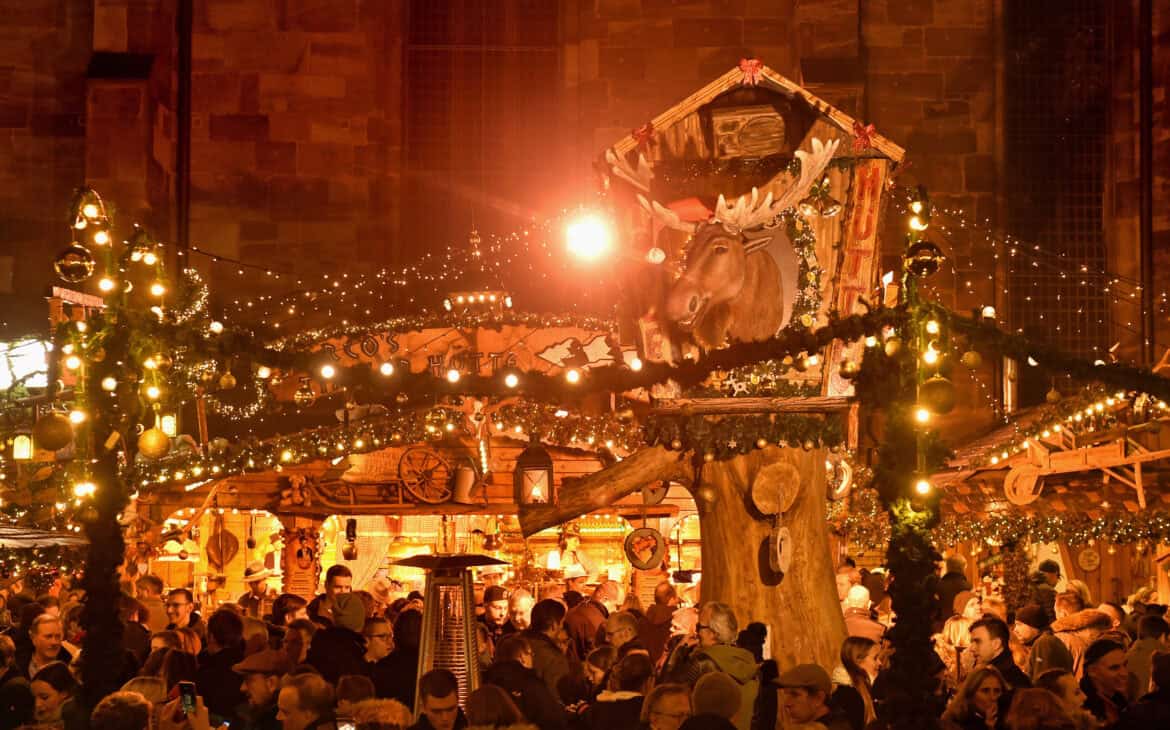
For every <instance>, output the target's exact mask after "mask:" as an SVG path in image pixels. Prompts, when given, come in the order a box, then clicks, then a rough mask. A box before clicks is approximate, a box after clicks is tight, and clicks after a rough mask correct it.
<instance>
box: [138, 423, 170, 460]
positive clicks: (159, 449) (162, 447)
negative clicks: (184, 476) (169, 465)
mask: <svg viewBox="0 0 1170 730" xmlns="http://www.w3.org/2000/svg"><path fill="white" fill-rule="evenodd" d="M170 450H171V438H170V437H169V436H167V435H166V434H165V433H163V430H162V429H161V428H149V429H147V430H145V431H143V432H142V435H141V436H139V437H138V453H140V454H142V455H143V456H144V457H146V458H147V459H161V458H162V457H164V456H166V455H167V453H169V452H170Z"/></svg>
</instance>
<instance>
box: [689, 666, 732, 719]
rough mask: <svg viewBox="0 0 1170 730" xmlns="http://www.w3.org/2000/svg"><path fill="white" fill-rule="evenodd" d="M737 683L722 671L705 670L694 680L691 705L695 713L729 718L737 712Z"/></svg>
mask: <svg viewBox="0 0 1170 730" xmlns="http://www.w3.org/2000/svg"><path fill="white" fill-rule="evenodd" d="M740 701H741V697H740V693H739V684H737V683H736V681H735V680H734V679H732V678H731V676H730V675H728V674H725V673H724V672H707V673H706V674H704V675H703V676H701V677H699V679H698V681H697V682H695V688H694V690H692V691H691V707H692V708H693V709H694V713H695V714H696V715H718V716H719V717H722V718H724V719H725V720H731V719H733V718H734V717H735V713H737V712H739V703H740Z"/></svg>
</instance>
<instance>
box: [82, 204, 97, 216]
mask: <svg viewBox="0 0 1170 730" xmlns="http://www.w3.org/2000/svg"><path fill="white" fill-rule="evenodd" d="M100 212H101V209H100V208H98V207H97V205H96V204H94V203H86V204H85V205H83V206H81V214H82V215H83V216H85V217H86V218H97V217H98V213H100Z"/></svg>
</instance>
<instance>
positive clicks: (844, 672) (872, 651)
mask: <svg viewBox="0 0 1170 730" xmlns="http://www.w3.org/2000/svg"><path fill="white" fill-rule="evenodd" d="M880 651H881V646H879V645H878V643H877V642H876V641H874V640H873V639H867V638H865V637H863V636H849V637H847V638H846V639H845V641H844V642H843V643H842V644H841V664H840V666H838V667H837V668H836V669H834V670H833V675H832V680H833V695H832V700H833V704H834V705H835V706H837V707H840V708H841V709H842V710H844V711H845V714H846V715H848V716H849V723H850V724H851V725H853V727H855V728H863V727H865V726H866V725H868V724H869V723H871V722H873V721H874V719H875V718H876V717H877V714H876V713H875V712H874V707H873V681H874V679H876V678H877V673H878V654H879V653H880Z"/></svg>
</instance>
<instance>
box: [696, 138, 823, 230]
mask: <svg viewBox="0 0 1170 730" xmlns="http://www.w3.org/2000/svg"><path fill="white" fill-rule="evenodd" d="M840 142H841V141H840V140H836V139H835V140H833V141H832V142H829V143H828V144H825V143H824V142H822V141H821V140H819V139H817V138H815V137H814V138H813V140H812V152H806V151H804V150H797V151H796V159H798V160H800V174H799V175H798V176H797V178H796V181H795V182H794V183H793V184H792V185H789V186H788V187H787V188H786V189H785V190H784V192H782V193H781V194H780V197H779V198H776V199H775V200H773V196H772V193H768V194H767V195H766V196H765V197H764V199H763V200H762V201H761V200H760V191H759V190H757V189H756V188H752V194H751V197H750V198H749V197H748V196H746V195H741V196H740V197H739V198H738V199H737V200H736V201H735V202H734V203H732V204H731V205H728V204H727V201H726V200H724V199H723V196H722V195H720V196H719V203H718V204H717V205H716V206H715V216H714V218H713V219H712V220H713V221H715V222H718V223H721V224H723V227H724V228H727V229H728V230H733V229H734V230H733V232H735V233H738V232H740V231H747V230H751V229H752V228H760V227H761V226H765V225H768V224H769V223H771V222H772V221H773V220H775V218H776V216H778V215H780V214H781V213H783V212H784V211H786V210H788V209H789V208H791V207H792V206H794V205H796V203H797V201H799V200H801V199H802V198H804V196H806V195H807V194H808V191H809V189H810V188H811V187H812V186H813V185H814V184H816V182H817V180H820V178H821V174H822V173H823V172H824V171H825V168H826V167H828V165H829V161H830V160H832V159H833V155H834V154H835V153H836V152H837V145H839V144H840Z"/></svg>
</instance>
